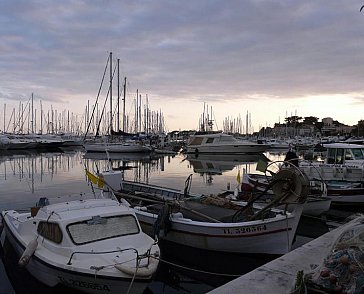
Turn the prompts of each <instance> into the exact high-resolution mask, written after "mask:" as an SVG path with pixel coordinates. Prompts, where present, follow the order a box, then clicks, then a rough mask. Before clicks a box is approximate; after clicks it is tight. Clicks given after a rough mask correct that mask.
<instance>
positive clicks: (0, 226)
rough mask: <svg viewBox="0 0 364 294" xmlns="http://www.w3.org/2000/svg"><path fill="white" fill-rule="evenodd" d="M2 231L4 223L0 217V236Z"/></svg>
mask: <svg viewBox="0 0 364 294" xmlns="http://www.w3.org/2000/svg"><path fill="white" fill-rule="evenodd" d="M3 229H4V221H3V217H2V215H0V236H1V233H2V232H3Z"/></svg>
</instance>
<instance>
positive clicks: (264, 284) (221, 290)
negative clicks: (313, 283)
mask: <svg viewBox="0 0 364 294" xmlns="http://www.w3.org/2000/svg"><path fill="white" fill-rule="evenodd" d="M355 220H356V218H355V219H354V220H351V221H350V222H348V223H346V224H344V225H342V226H340V227H338V228H336V229H334V230H332V231H330V232H328V233H326V234H324V235H322V236H320V237H319V238H317V239H314V240H312V241H311V242H308V243H306V244H304V245H302V246H301V247H298V248H296V249H295V250H293V251H290V252H289V253H287V254H285V255H283V256H281V257H279V258H277V259H274V260H272V261H271V262H268V263H266V264H264V265H262V266H261V267H259V268H256V269H255V270H253V271H251V272H249V273H246V274H245V275H243V276H241V277H239V278H237V279H235V280H232V281H230V282H228V283H227V284H225V285H222V286H220V287H218V288H216V289H214V290H212V291H210V292H208V294H235V293H249V294H261V293H290V292H291V291H292V290H293V288H294V284H295V281H296V275H297V272H298V271H300V270H303V271H304V274H306V273H308V272H310V271H312V267H313V266H315V265H318V266H320V265H321V264H322V262H323V260H324V258H325V257H326V256H327V255H328V254H329V253H330V251H331V249H332V246H333V244H334V243H335V241H336V238H337V237H338V236H339V234H340V233H341V232H343V230H345V228H346V227H348V226H350V225H351V224H352V222H354V221H355Z"/></svg>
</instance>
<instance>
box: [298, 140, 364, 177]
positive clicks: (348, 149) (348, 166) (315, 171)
mask: <svg viewBox="0 0 364 294" xmlns="http://www.w3.org/2000/svg"><path fill="white" fill-rule="evenodd" d="M324 147H325V148H326V149H327V155H326V158H325V161H324V162H323V163H322V162H307V161H303V162H300V169H301V170H302V171H304V172H305V174H306V175H307V176H308V177H309V178H310V179H311V178H312V179H322V180H324V181H339V180H340V181H346V182H364V146H363V145H356V144H347V143H332V144H324Z"/></svg>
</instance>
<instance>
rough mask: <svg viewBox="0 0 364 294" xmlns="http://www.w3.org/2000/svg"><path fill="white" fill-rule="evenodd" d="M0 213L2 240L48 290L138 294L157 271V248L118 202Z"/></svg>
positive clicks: (94, 201) (73, 203) (76, 203)
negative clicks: (58, 285)
mask: <svg viewBox="0 0 364 294" xmlns="http://www.w3.org/2000/svg"><path fill="white" fill-rule="evenodd" d="M45 202H46V201H45ZM45 204H47V203H45ZM1 215H2V218H3V220H2V223H3V226H4V232H5V238H2V241H3V240H9V242H10V244H11V245H12V246H13V247H14V249H15V251H16V253H17V254H18V255H19V257H20V259H19V265H21V266H24V267H25V268H26V269H27V270H28V271H29V273H30V274H31V275H33V276H34V277H35V278H36V279H38V280H39V281H41V282H43V283H44V284H46V285H48V286H51V287H53V286H56V285H57V284H63V285H66V286H68V287H71V288H75V289H77V290H80V291H82V292H86V293H104V292H105V293H127V292H128V293H141V292H142V291H143V289H144V288H145V287H146V286H147V283H149V282H150V281H151V278H152V276H153V274H154V273H155V271H156V269H157V265H158V259H157V257H158V255H159V247H158V245H157V244H156V243H155V241H154V240H153V239H152V238H150V237H149V236H147V235H146V234H145V233H143V232H142V230H141V227H140V224H139V222H138V219H137V218H136V215H135V213H134V211H133V210H131V209H130V208H128V207H126V206H124V205H122V204H120V203H119V202H117V201H114V200H111V199H89V200H79V201H70V202H65V203H58V204H51V205H45V206H42V207H37V208H33V209H32V212H26V213H21V212H17V211H14V210H7V211H3V212H2V213H1Z"/></svg>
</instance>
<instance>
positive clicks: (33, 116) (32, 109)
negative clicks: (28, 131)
mask: <svg viewBox="0 0 364 294" xmlns="http://www.w3.org/2000/svg"><path fill="white" fill-rule="evenodd" d="M32 134H34V108H33V93H32Z"/></svg>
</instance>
